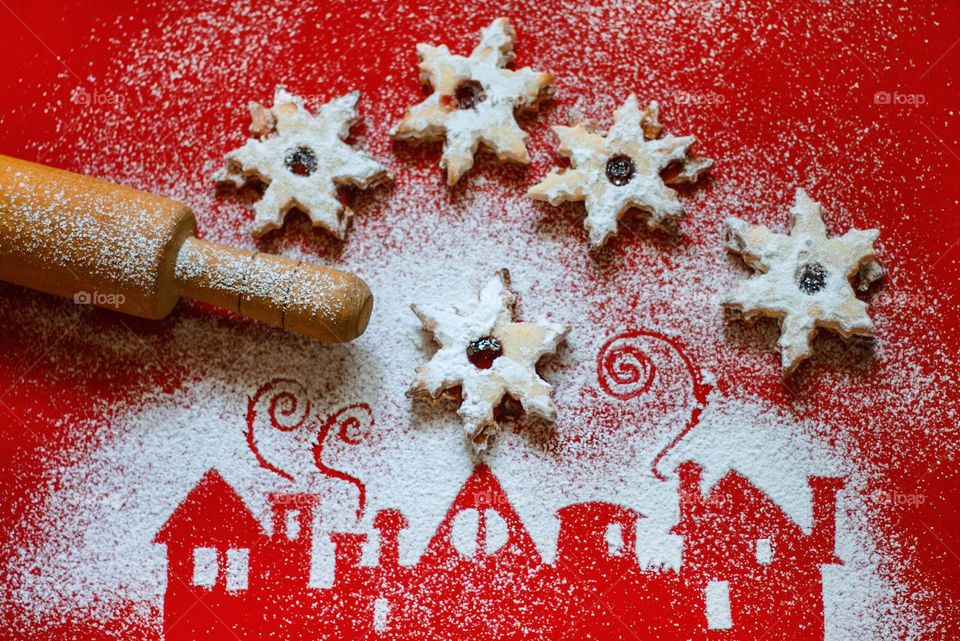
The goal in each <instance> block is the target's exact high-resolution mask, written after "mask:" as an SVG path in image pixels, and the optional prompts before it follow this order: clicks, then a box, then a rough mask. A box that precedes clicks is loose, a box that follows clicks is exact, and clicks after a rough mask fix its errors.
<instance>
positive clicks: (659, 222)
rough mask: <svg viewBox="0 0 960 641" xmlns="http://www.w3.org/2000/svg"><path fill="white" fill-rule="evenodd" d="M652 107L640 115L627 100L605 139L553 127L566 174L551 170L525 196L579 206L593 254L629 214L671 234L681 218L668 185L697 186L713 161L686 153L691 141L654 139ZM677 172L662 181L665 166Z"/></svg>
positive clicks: (584, 129) (657, 128)
mask: <svg viewBox="0 0 960 641" xmlns="http://www.w3.org/2000/svg"><path fill="white" fill-rule="evenodd" d="M658 118H659V107H658V105H657V103H656V102H651V103H650V105H649V106H648V107H647V108H646V109H644V110H642V111H641V110H640V107H639V106H638V104H637V97H636V96H635V95H633V94H631V95H630V97H629V98H627V101H626V102H625V103H624V104H623V106H622V107H620V108H619V109H617V110H616V111H615V112H614V114H613V126H612V127H611V128H610V130H609V131H608V132H607V134H606V135H602V134H600V133H597V130H596V124H595V123H593V122H589V121H587V122H585V123H582V124H579V125H576V126H573V127H563V126H555V127H553V131H554V133H555V134H556V136H557V138H558V139H559V140H560V149H559V152H560V154H561V155H563V156H566V157H568V158H570V168H569V169H554V170H553V171H551V172H550V173H549V174H547V176H546V178H544V179H543V181H542V182H540V183H539V184H536V185H534V186H533V187H531V188H530V190H529V191H528V192H527V194H528V195H529V196H530V197H531V198H533V199H534V200H542V201H546V202H548V203H550V204H551V205H559V204H560V203H563V202H580V201H583V203H584V205H585V207H586V210H587V218H586V220H585V221H584V227H585V228H586V230H587V232H588V234H589V236H590V246H591V247H592V248H594V249H595V248H598V247H601V246H602V245H603V244H604V243H606V242H607V239H609V238H610V236H612V235H614V234H616V233H617V229H618V226H619V221H620V218H621V217H622V216H623V215H624V214H625V213H626V212H627V210H629V209H631V208H636V209H639V210H641V211H643V212H645V213H646V214H647V224H648V225H649V226H650V227H657V228H664V229H668V230H672V229H673V223H674V221H676V220H678V219H679V218H681V217H682V216H683V206H682V205H681V204H680V201H679V199H678V198H677V192H676V191H674V190H673V189H670V187H668V185H675V184H678V183H685V182H696V180H697V179H699V178H700V175H701V174H703V173H704V172H705V171H707V170H708V169H709V168H710V167H711V166H712V165H713V161H712V160H708V159H706V158H699V157H697V156H694V155H693V154H691V153H690V147H691V145H693V143H694V141H695V138H694V137H693V136H683V137H676V136H669V135H668V136H664V137H663V138H658V137H657V136H659V135H660V132H661V130H662V126H661V125H660V122H659V120H658ZM671 165H675V166H678V169H679V171H678V172H677V173H676V174H675V175H673V176H670V177H668V178H667V179H664V178H663V177H661V172H663V171H664V170H665V169H666V168H667V167H668V166H671Z"/></svg>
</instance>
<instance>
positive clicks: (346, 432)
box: [313, 403, 375, 519]
mask: <svg viewBox="0 0 960 641" xmlns="http://www.w3.org/2000/svg"><path fill="white" fill-rule="evenodd" d="M374 424H375V421H374V420H373V410H371V409H370V406H369V405H367V404H366V403H354V404H353V405H347V406H346V407H344V408H341V409H339V410H337V411H336V412H334V413H333V414H331V415H330V416H328V417H327V420H326V421H324V423H323V426H322V427H321V428H320V433H319V434H318V435H317V443H316V445H314V446H313V459H314V462H315V463H316V466H317V469H318V470H320V471H321V472H323V473H324V474H325V475H326V476H329V477H331V478H335V479H340V480H341V481H346V482H347V483H350V484H351V485H353V486H354V487H355V488H357V493H358V495H359V498H358V507H357V518H358V519H359V518H361V517H362V516H363V510H364V508H365V507H366V503H367V488H366V486H365V485H364V484H363V482H362V481H361V480H360V479H358V478H357V477H355V476H352V475H350V474H347V473H346V472H343V471H341V470H338V469H335V468H332V467H330V466H328V465H327V464H325V463H324V462H323V448H324V446H325V444H326V442H327V439H328V437H329V435H330V433H331V432H332V433H334V434H335V435H336V438H337V439H339V440H340V441H342V442H343V443H346V444H347V445H359V444H360V443H362V442H363V440H364V439H365V438H366V437H367V436H368V435H369V434H370V432H371V430H372V429H373V426H374ZM334 427H336V428H337V429H336V431H334V430H333V428H334Z"/></svg>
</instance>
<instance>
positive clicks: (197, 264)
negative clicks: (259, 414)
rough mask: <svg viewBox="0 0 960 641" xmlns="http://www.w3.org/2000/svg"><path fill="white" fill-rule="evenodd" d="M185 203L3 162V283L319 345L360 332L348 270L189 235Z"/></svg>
mask: <svg viewBox="0 0 960 641" xmlns="http://www.w3.org/2000/svg"><path fill="white" fill-rule="evenodd" d="M195 234H196V220H195V218H194V216H193V213H192V212H191V211H190V210H189V209H188V208H187V207H186V205H183V204H181V203H178V202H176V201H173V200H169V199H167V198H163V197H160V196H154V195H152V194H147V193H144V192H140V191H137V190H134V189H130V188H128V187H121V186H119V185H114V184H112V183H108V182H105V181H101V180H97V179H94V178H89V177H86V176H80V175H78V174H72V173H69V172H65V171H61V170H59V169H53V168H50V167H45V166H43V165H38V164H34V163H30V162H26V161H23V160H18V159H15V158H10V157H7V156H2V155H0V279H2V280H6V281H9V282H11V283H16V284H18V285H23V286H26V287H30V288H33V289H38V290H40V291H44V292H47V293H50V294H56V295H58V296H64V297H67V298H73V299H74V300H77V301H78V302H89V303H92V304H96V305H100V306H102V307H107V308H110V309H117V310H120V311H123V312H127V313H129V314H134V315H136V316H142V317H145V318H163V317H165V316H166V315H167V314H169V313H170V311H171V310H172V309H173V307H174V306H175V305H176V303H177V301H178V300H179V299H180V298H181V297H182V296H186V297H189V298H193V299H195V300H200V301H203V302H206V303H210V304H212V305H215V306H217V307H221V308H223V309H227V310H230V311H232V312H236V313H239V314H242V315H244V316H248V317H250V318H254V319H257V320H259V321H262V322H264V323H268V324H270V325H273V326H275V327H282V328H284V329H287V330H289V331H292V332H296V333H298V334H303V335H305V336H311V337H313V338H316V339H319V340H322V341H326V342H344V341H349V340H352V339H354V338H356V337H357V336H359V335H360V334H362V333H363V331H364V330H365V329H366V327H367V322H368V321H369V319H370V312H371V310H372V307H373V295H372V294H371V293H370V289H369V288H368V287H367V285H366V283H364V282H363V281H362V280H361V279H360V278H358V277H357V276H354V275H353V274H348V273H346V272H343V271H340V270H337V269H333V268H329V267H321V266H318V265H313V264H310V263H305V262H303V261H297V260H291V259H288V258H283V257H281V256H274V255H271V254H263V253H260V252H256V251H251V250H244V249H236V248H233V247H228V246H226V245H220V244H217V243H211V242H208V241H204V240H200V239H198V238H196V237H195Z"/></svg>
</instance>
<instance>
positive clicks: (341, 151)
mask: <svg viewBox="0 0 960 641" xmlns="http://www.w3.org/2000/svg"><path fill="white" fill-rule="evenodd" d="M358 100H360V92H359V91H354V92H353V93H349V94H347V95H345V96H341V97H340V98H336V99H334V100H331V101H330V102H328V103H327V104H325V105H323V106H322V107H320V110H319V111H318V112H317V114H316V115H315V116H314V115H312V114H311V113H310V112H309V111H307V109H306V107H304V105H303V100H302V99H301V98H299V97H298V96H294V95H292V94H290V93H288V92H287V91H286V89H285V88H284V87H283V86H282V85H281V86H278V87H277V88H276V92H275V94H274V97H273V107H271V108H269V109H268V108H266V107H262V106H261V105H258V104H256V103H251V104H250V120H251V123H250V132H251V133H252V134H253V135H254V137H253V138H250V139H249V140H247V142H246V144H244V145H243V146H242V147H240V148H238V149H234V150H233V151H231V152H230V153H228V154H227V157H226V167H225V168H224V169H222V170H220V171H218V172H217V173H216V174H214V176H213V179H214V180H215V181H217V182H229V183H233V185H234V186H236V187H241V186H242V185H243V184H244V183H245V182H247V181H248V180H250V179H252V178H256V179H258V180H259V181H260V182H262V183H265V184H266V190H265V191H264V193H263V197H262V198H261V199H260V200H259V201H257V202H256V204H254V211H255V212H256V217H255V219H254V222H253V235H254V236H255V237H260V236H262V235H264V234H266V233H267V232H268V231H270V230H272V229H276V228H278V227H280V226H282V225H283V219H284V217H285V216H286V214H287V212H288V211H289V210H290V209H292V208H294V207H296V208H297V209H300V210H302V211H304V212H305V213H306V214H307V215H308V216H310V220H311V221H313V225H314V226H315V227H323V228H324V229H326V230H328V231H330V232H331V233H332V234H333V235H335V236H336V237H337V238H343V236H344V233H345V232H346V229H347V225H348V224H349V223H350V217H351V216H353V212H351V211H350V209H349V208H347V207H346V206H345V205H344V204H343V203H341V202H340V200H339V198H338V197H337V189H338V188H339V187H342V186H345V185H354V186H356V187H359V188H360V189H367V188H368V187H371V186H373V185H375V184H378V183H382V182H385V181H388V180H390V174H389V173H388V172H387V170H386V169H385V168H384V167H383V166H382V165H380V163H378V162H377V161H376V160H374V159H373V157H372V156H370V155H369V154H367V153H366V152H364V151H361V150H359V149H356V148H355V147H352V146H350V145H348V144H347V143H346V142H345V141H346V139H347V137H348V136H349V135H350V128H351V127H353V125H355V124H356V123H357V122H358V121H359V119H360V118H359V116H358V114H357V101H358Z"/></svg>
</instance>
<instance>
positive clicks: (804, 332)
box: [725, 189, 883, 373]
mask: <svg viewBox="0 0 960 641" xmlns="http://www.w3.org/2000/svg"><path fill="white" fill-rule="evenodd" d="M822 212H823V210H822V207H820V204H819V203H817V202H814V201H813V200H811V199H810V197H809V196H807V194H806V193H805V192H804V191H803V190H802V189H798V190H797V201H796V204H795V205H794V206H793V209H791V210H790V235H789V236H784V235H781V234H774V233H772V232H771V231H770V230H768V229H767V228H765V227H762V226H759V225H750V224H748V223H747V222H745V221H743V220H740V219H739V218H730V219H728V220H727V222H726V229H727V234H728V242H727V246H728V248H729V249H730V250H731V251H733V252H736V253H738V254H740V255H741V256H742V257H743V258H744V260H745V261H746V262H747V264H749V265H750V266H751V267H752V268H753V269H755V270H757V271H758V272H760V273H759V274H758V275H756V276H754V277H753V278H751V279H749V280H747V281H745V282H743V283H741V284H740V286H739V287H738V288H737V290H736V291H735V292H734V293H733V294H731V296H730V298H729V299H728V300H727V301H725V305H727V306H728V307H729V308H731V309H734V310H736V311H738V312H740V313H742V314H743V315H744V317H745V318H747V319H750V318H751V317H753V316H756V315H758V314H761V315H767V316H774V317H776V318H779V319H781V325H782V333H781V336H780V341H779V343H778V345H779V347H780V353H781V357H782V358H781V360H782V363H783V370H784V372H785V373H790V372H792V371H793V370H794V369H795V368H796V367H797V365H798V364H799V363H800V361H802V360H803V359H805V358H808V357H809V356H810V354H811V352H812V349H811V347H810V341H811V340H812V339H813V336H814V334H815V333H816V331H817V328H818V327H823V328H827V329H832V330H834V331H837V332H840V333H841V334H842V335H843V336H844V337H845V338H850V337H851V336H867V337H872V336H873V335H874V329H873V321H871V320H870V316H869V315H868V314H867V304H866V303H865V302H863V301H861V300H859V299H858V298H857V297H856V296H855V295H854V292H853V288H852V287H851V283H850V281H851V280H852V279H854V278H857V279H858V281H859V285H858V289H861V290H864V289H867V287H869V285H870V284H871V283H873V281H875V280H877V279H878V278H880V276H881V275H882V274H883V269H882V268H881V267H880V265H879V263H877V261H876V260H875V259H874V248H873V245H874V243H875V242H876V240H877V237H878V236H879V235H880V232H879V231H877V230H876V229H870V230H867V231H862V230H859V229H851V230H850V231H848V232H847V233H846V234H844V235H843V236H841V237H839V238H827V232H826V226H825V225H824V223H823V218H822V215H823V213H822Z"/></svg>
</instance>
